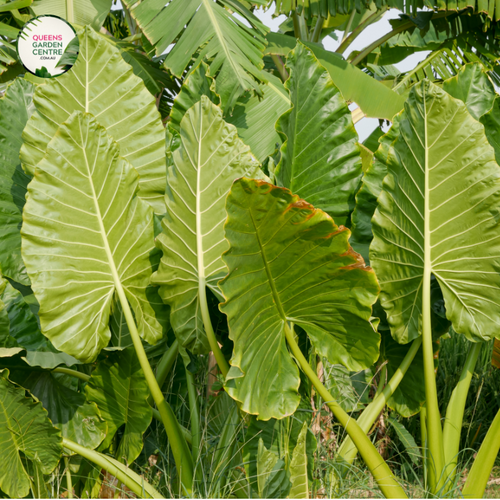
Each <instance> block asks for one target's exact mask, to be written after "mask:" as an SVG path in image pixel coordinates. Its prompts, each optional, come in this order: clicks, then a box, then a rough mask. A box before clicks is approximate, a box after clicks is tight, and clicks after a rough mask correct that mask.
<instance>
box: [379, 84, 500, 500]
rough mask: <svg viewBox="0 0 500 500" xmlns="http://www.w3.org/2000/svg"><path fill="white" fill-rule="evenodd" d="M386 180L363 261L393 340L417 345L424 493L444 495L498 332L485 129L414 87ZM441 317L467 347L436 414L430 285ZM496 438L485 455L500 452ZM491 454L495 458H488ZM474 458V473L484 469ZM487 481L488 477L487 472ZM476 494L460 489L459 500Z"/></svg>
mask: <svg viewBox="0 0 500 500" xmlns="http://www.w3.org/2000/svg"><path fill="white" fill-rule="evenodd" d="M387 169H388V174H387V176H386V178H385V179H384V184H383V191H382V193H381V195H380V197H379V199H378V208H377V210H376V212H375V215H374V218H373V221H372V222H373V231H374V235H375V237H374V240H373V243H372V245H371V248H370V260H371V263H372V266H373V268H374V269H375V272H376V273H377V276H378V277H379V281H380V286H381V297H380V300H381V304H382V306H383V307H384V309H385V311H386V313H387V318H388V321H389V324H390V327H391V331H392V335H393V337H394V338H395V339H396V340H398V341H399V342H402V343H405V342H409V341H411V340H413V339H416V338H417V337H419V336H420V335H421V336H422V344H423V357H424V376H425V389H426V417H425V419H424V418H423V419H422V422H421V424H422V426H423V427H425V428H426V429H427V446H428V449H429V455H428V471H429V485H430V488H431V491H432V492H433V493H434V494H436V495H439V494H443V492H444V491H446V490H447V489H448V488H450V487H451V483H450V480H451V479H452V478H453V476H454V473H455V468H456V461H457V453H458V444H459V438H460V429H461V426H462V418H463V413H464V406H465V399H466V395H467V391H468V388H469V384H470V379H471V376H472V373H473V370H474V366H475V362H476V360H477V357H478V354H479V351H480V349H481V346H482V344H483V343H484V341H485V340H489V339H491V338H492V337H494V335H495V334H496V332H497V327H498V324H499V319H500V306H499V305H498V301H497V300H496V298H495V290H497V289H498V287H499V286H500V275H499V273H498V270H499V269H498V265H497V259H498V256H499V255H500V254H499V252H500V246H499V242H500V235H499V226H498V204H499V200H500V168H499V167H498V165H497V163H496V162H495V154H494V150H493V148H492V147H491V146H490V145H489V143H488V140H487V138H486V135H485V131H484V127H483V126H482V125H481V124H480V123H478V122H477V121H476V120H474V119H473V118H472V117H471V116H470V114H469V113H468V111H467V107H466V105H465V104H464V103H462V102H461V101H459V100H456V99H453V98H452V97H451V96H450V95H448V94H447V93H446V92H444V91H443V90H441V89H440V88H439V87H437V86H436V85H434V84H431V83H428V82H422V83H420V84H418V85H416V86H414V87H413V89H412V91H411V93H410V96H409V98H408V100H407V103H406V104H405V110H404V111H403V112H402V114H401V116H400V117H399V134H398V137H397V138H396V140H395V141H394V142H393V144H392V146H391V149H390V151H389V154H388V156H387ZM433 278H435V279H436V280H437V282H438V283H439V286H440V288H441V290H442V293H443V297H444V302H445V307H446V313H447V317H448V318H449V319H450V321H451V322H452V325H453V328H454V330H455V331H456V332H458V333H460V334H463V335H465V336H466V337H467V338H468V339H469V340H471V342H473V343H472V345H471V348H470V351H469V354H468V358H467V361H466V364H465V367H464V372H463V374H462V377H461V380H460V382H459V384H458V385H457V388H456V389H455V391H454V393H453V396H452V399H451V401H450V404H449V407H448V411H447V414H446V418H445V420H444V428H443V426H442V423H441V417H440V414H439V408H438V401H437V392H436V381H435V375H434V361H433V354H434V352H433V348H432V331H431V281H432V279H433ZM499 444H500V443H499V441H498V438H495V439H492V440H491V441H489V442H488V443H486V442H485V444H484V445H483V446H485V445H486V447H488V448H490V449H495V447H496V450H497V451H498V445H499ZM495 455H496V452H495ZM482 466H483V465H482V464H481V456H479V457H478V459H477V461H476V464H475V465H474V467H482ZM484 473H487V474H489V470H488V471H485V472H484ZM471 492H479V494H482V491H480V486H479V483H476V484H475V485H474V484H472V483H471V482H470V478H469V481H468V482H467V483H466V486H465V489H464V495H469V494H470V493H471Z"/></svg>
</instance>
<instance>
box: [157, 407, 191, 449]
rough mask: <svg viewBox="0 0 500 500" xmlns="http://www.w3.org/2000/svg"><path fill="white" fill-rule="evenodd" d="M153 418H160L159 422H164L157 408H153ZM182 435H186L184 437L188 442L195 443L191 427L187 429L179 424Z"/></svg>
mask: <svg viewBox="0 0 500 500" xmlns="http://www.w3.org/2000/svg"><path fill="white" fill-rule="evenodd" d="M153 418H155V419H156V420H158V422H162V419H161V415H160V412H159V411H158V410H157V409H156V408H153ZM179 426H180V428H181V431H182V435H183V436H184V439H185V440H186V443H188V444H190V445H191V444H193V436H192V435H191V431H190V430H189V429H186V428H185V427H184V426H183V425H181V424H179Z"/></svg>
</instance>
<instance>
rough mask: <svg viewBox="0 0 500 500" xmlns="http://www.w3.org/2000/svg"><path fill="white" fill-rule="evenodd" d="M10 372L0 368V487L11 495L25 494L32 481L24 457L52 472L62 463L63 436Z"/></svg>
mask: <svg viewBox="0 0 500 500" xmlns="http://www.w3.org/2000/svg"><path fill="white" fill-rule="evenodd" d="M8 375H9V372H8V370H2V371H0V443H2V460H1V461H0V488H1V489H2V490H3V491H4V492H5V493H6V494H7V495H8V496H9V497H10V498H23V497H25V496H27V495H28V493H29V490H30V484H31V480H30V477H29V475H28V473H27V471H26V469H25V467H24V464H23V461H24V459H27V460H29V461H31V462H36V465H38V466H39V467H40V469H41V471H42V472H43V473H44V474H50V473H51V472H52V471H53V470H54V469H55V467H56V466H57V464H58V463H59V459H60V457H61V453H62V439H61V432H60V431H59V430H58V429H56V428H55V427H54V426H53V425H52V423H51V421H50V420H49V418H48V416H47V411H46V410H44V408H43V406H42V405H41V403H38V402H34V401H33V399H32V398H29V397H26V396H25V390H24V389H23V388H22V387H19V386H16V385H14V384H13V383H12V382H10V381H9V379H8Z"/></svg>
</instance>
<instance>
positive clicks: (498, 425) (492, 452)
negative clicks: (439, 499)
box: [462, 410, 500, 498]
mask: <svg viewBox="0 0 500 500" xmlns="http://www.w3.org/2000/svg"><path fill="white" fill-rule="evenodd" d="M498 450H500V410H498V412H497V414H496V416H495V418H494V420H493V422H492V423H491V427H490V428H489V429H488V432H487V434H486V436H485V438H484V441H483V443H482V444H481V448H479V452H478V454H477V457H476V459H475V460H474V463H473V464H472V468H471V470H470V472H469V475H468V477H467V481H466V482H465V486H464V489H463V490H462V495H463V497H464V498H483V495H484V490H485V489H486V485H487V484H488V479H489V478H490V474H491V470H492V469H493V465H494V464H495V460H496V458H497V455H498Z"/></svg>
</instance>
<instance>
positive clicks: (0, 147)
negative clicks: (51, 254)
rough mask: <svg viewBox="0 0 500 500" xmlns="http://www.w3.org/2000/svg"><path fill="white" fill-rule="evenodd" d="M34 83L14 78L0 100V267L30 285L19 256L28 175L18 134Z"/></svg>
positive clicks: (29, 108) (30, 108)
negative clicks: (22, 160)
mask: <svg viewBox="0 0 500 500" xmlns="http://www.w3.org/2000/svg"><path fill="white" fill-rule="evenodd" d="M33 87H34V86H33V84H31V83H29V82H27V81H26V80H22V79H19V78H18V79H16V80H15V82H14V83H13V84H12V85H9V87H8V88H7V92H6V93H5V95H4V97H3V98H2V99H0V267H1V269H2V273H3V274H4V275H5V276H8V277H9V278H12V279H13V280H15V281H17V282H19V283H22V284H24V285H29V278H28V275H27V274H26V268H25V267H24V262H23V260H22V258H21V235H20V232H19V230H20V227H21V222H22V210H23V206H24V203H25V199H24V197H25V195H26V186H27V185H28V182H29V177H28V176H27V175H26V174H25V173H24V172H23V169H22V168H21V162H20V161H19V150H20V149H21V146H22V139H21V134H22V132H23V129H24V127H25V126H26V122H27V121H28V118H29V117H30V116H31V114H32V112H33V111H34V105H33V92H34V88H33Z"/></svg>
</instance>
